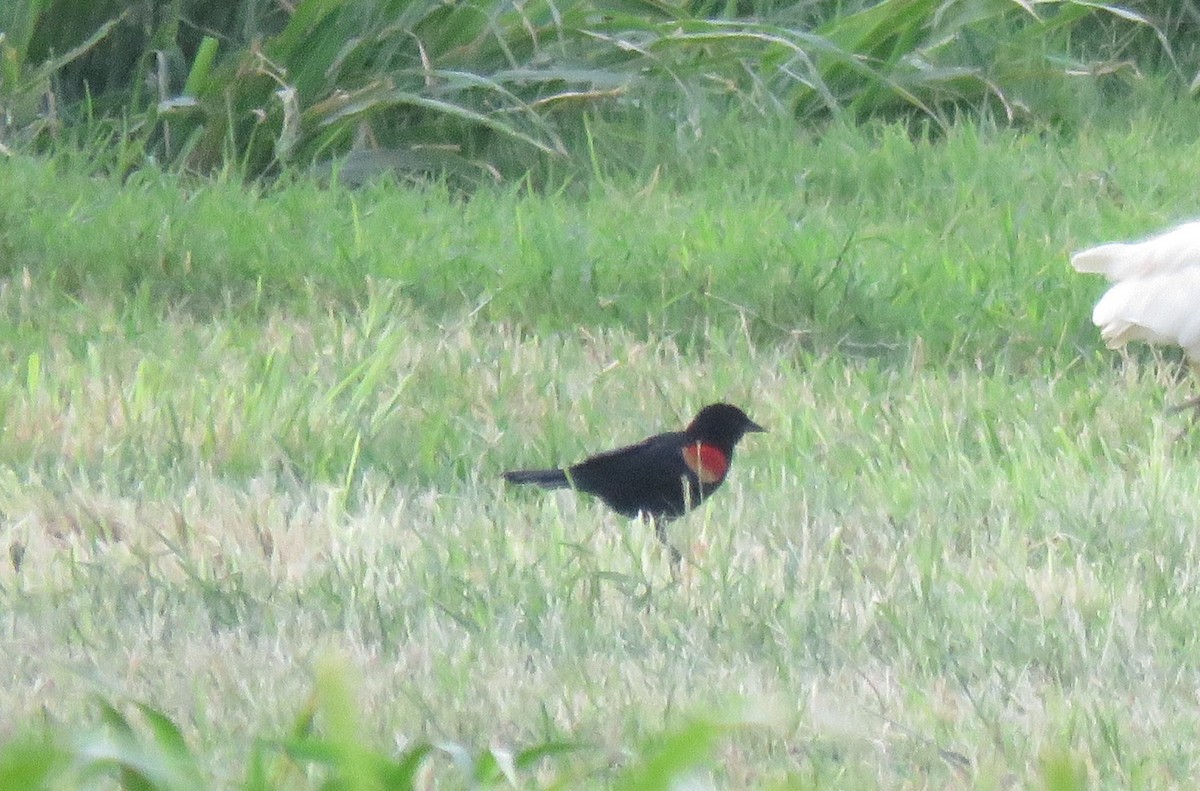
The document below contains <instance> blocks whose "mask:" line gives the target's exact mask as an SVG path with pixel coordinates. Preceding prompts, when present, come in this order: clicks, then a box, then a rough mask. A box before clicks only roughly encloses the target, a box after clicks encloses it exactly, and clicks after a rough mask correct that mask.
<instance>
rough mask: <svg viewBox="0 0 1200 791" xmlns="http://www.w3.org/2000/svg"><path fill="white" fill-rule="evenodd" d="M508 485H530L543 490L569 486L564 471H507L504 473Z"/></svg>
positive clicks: (569, 482)
mask: <svg viewBox="0 0 1200 791" xmlns="http://www.w3.org/2000/svg"><path fill="white" fill-rule="evenodd" d="M504 480H506V481H508V482H509V483H517V484H521V483H532V484H534V485H535V486H540V487H542V488H543V489H565V488H566V487H568V486H570V485H571V481H570V480H569V479H568V478H567V471H566V470H509V471H508V472H506V473H504Z"/></svg>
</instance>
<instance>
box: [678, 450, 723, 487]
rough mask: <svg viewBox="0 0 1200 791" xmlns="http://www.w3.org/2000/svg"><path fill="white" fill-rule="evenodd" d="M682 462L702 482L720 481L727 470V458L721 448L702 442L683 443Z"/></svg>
mask: <svg viewBox="0 0 1200 791" xmlns="http://www.w3.org/2000/svg"><path fill="white" fill-rule="evenodd" d="M683 462H684V464H686V465H687V466H688V469H689V470H691V471H692V472H694V473H695V474H696V477H697V478H699V479H700V483H704V484H714V483H720V482H721V481H723V480H724V479H725V473H727V472H728V471H729V458H728V457H727V456H726V455H725V454H724V453H722V452H721V449H720V448H717V447H715V446H713V445H706V444H704V443H703V442H696V443H693V444H690V445H685V446H684V448H683Z"/></svg>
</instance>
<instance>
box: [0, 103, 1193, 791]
mask: <svg viewBox="0 0 1200 791" xmlns="http://www.w3.org/2000/svg"><path fill="white" fill-rule="evenodd" d="M1194 116H1195V114H1194V108H1193V107H1192V106H1190V105H1171V106H1168V107H1165V108H1156V107H1147V108H1146V109H1143V110H1138V111H1136V112H1133V113H1132V114H1131V115H1130V116H1129V117H1127V118H1125V119H1124V120H1118V119H1098V120H1096V121H1095V122H1094V123H1093V124H1091V125H1088V126H1086V127H1083V128H1080V129H1077V130H1074V131H1073V132H1071V133H1070V134H1064V135H1061V136H1039V135H1036V134H1033V133H1024V134H1022V133H1017V132H1012V131H1000V130H994V129H989V128H988V127H987V126H986V125H964V126H962V127H961V128H957V129H955V130H953V131H952V132H951V133H950V134H949V135H948V136H946V137H945V138H939V139H936V140H921V139H920V138H919V136H918V137H916V138H914V137H912V136H909V135H908V134H906V133H904V132H902V131H901V130H899V129H898V128H894V127H887V126H872V127H866V128H861V129H844V130H835V131H834V132H831V133H830V134H828V135H827V136H825V137H824V138H822V139H821V140H820V141H814V140H807V139H804V138H802V137H796V136H795V135H794V133H792V132H791V131H789V130H787V129H784V128H780V127H778V126H777V125H771V124H765V125H762V126H761V127H760V128H758V129H755V130H748V129H746V128H739V127H737V126H730V127H725V128H718V129H716V130H714V131H713V132H712V138H711V139H706V140H704V141H701V142H700V143H696V144H694V145H691V144H689V145H690V147H689V148H687V149H686V150H684V151H681V153H680V155H679V157H678V159H676V160H672V161H671V163H670V164H669V165H668V166H666V167H664V168H663V169H661V170H659V171H658V172H657V173H656V174H654V175H651V174H649V173H647V174H645V178H643V179H641V180H639V181H637V182H636V183H635V182H630V181H628V180H620V179H617V178H615V177H613V178H609V177H606V176H605V175H604V174H603V173H597V174H596V177H595V179H594V181H592V182H589V183H588V184H585V185H577V186H578V189H567V190H563V191H561V192H558V193H554V194H549V195H539V194H529V193H528V192H527V191H525V190H522V189H520V188H516V187H514V188H498V189H496V190H493V191H485V192H483V193H481V194H478V195H475V196H472V197H470V198H466V197H463V196H460V195H455V194H452V193H450V192H448V191H446V190H442V189H439V188H436V187H433V188H428V189H413V188H400V187H396V186H394V185H378V186H373V187H369V188H367V189H364V190H361V191H358V192H353V193H349V192H342V191H338V190H323V189H320V188H318V187H315V186H312V185H309V184H307V183H297V184H294V185H288V186H279V187H275V188H270V189H261V190H259V191H257V192H254V191H247V190H246V189H245V188H243V187H241V186H238V185H233V184H226V183H223V182H221V181H219V180H218V181H214V182H203V183H192V182H184V181H181V180H179V179H174V178H168V177H159V176H154V175H150V174H139V175H138V176H135V177H134V178H133V179H132V180H130V181H128V182H126V183H124V184H117V183H114V182H112V181H109V180H106V179H103V178H93V177H85V176H82V175H78V174H79V172H80V169H79V168H76V167H73V166H72V163H70V162H63V161H57V160H56V161H55V162H51V163H46V162H41V161H35V160H31V159H27V158H23V157H21V156H11V157H7V158H3V159H0V180H2V181H3V183H4V184H5V185H6V189H5V190H3V191H0V264H2V266H3V270H4V279H3V283H2V286H0V337H2V338H3V340H4V344H3V349H4V354H5V356H6V358H7V363H8V364H7V365H6V366H4V367H3V369H0V415H2V420H3V429H4V442H3V443H0V458H2V460H3V467H2V469H0V513H3V515H4V521H3V525H4V527H3V532H2V534H0V535H2V538H3V543H4V545H5V546H6V547H7V548H8V550H9V552H8V555H9V560H11V562H4V563H3V564H0V657H3V658H2V659H0V671H2V675H0V677H3V678H4V679H6V681H5V683H4V684H2V685H0V711H3V712H5V713H6V714H5V717H4V718H3V719H2V720H0V737H3V738H4V739H5V740H8V739H11V738H14V737H15V736H16V735H17V734H18V733H22V732H24V731H26V730H28V729H34V730H43V729H45V730H48V731H50V732H51V733H56V734H59V733H66V734H71V733H76V732H79V731H80V730H81V729H85V726H86V725H87V724H89V723H96V722H97V721H98V720H99V719H100V714H99V713H98V708H97V705H96V702H95V701H96V698H97V697H99V698H100V699H101V700H107V701H110V702H111V703H112V704H113V705H114V706H116V707H118V708H127V707H128V701H129V700H131V699H132V700H139V701H145V702H147V703H149V704H150V705H152V706H154V707H155V708H156V709H157V710H159V711H161V712H162V713H163V714H165V715H166V716H167V717H169V718H170V719H171V720H172V721H174V722H175V723H177V724H178V725H179V727H180V728H181V730H182V734H183V736H184V738H185V739H186V740H187V743H188V745H189V749H190V750H192V751H194V754H195V755H196V756H197V760H198V762H199V764H200V768H201V772H202V773H203V775H204V777H205V778H206V780H205V783H206V784H208V785H211V786H213V787H241V786H240V785H239V784H241V783H242V782H243V778H245V777H246V776H247V775H248V773H249V772H250V770H249V769H247V762H248V760H249V759H248V755H249V754H250V752H251V741H252V739H253V738H255V737H257V738H262V739H271V738H276V737H279V738H282V737H281V736H279V735H281V734H286V733H288V732H290V731H291V729H293V728H294V727H295V723H296V721H297V718H300V719H303V717H304V713H305V711H307V707H308V706H309V705H310V695H311V694H312V690H313V689H314V683H316V684H317V688H318V689H321V684H320V683H317V682H315V681H314V679H315V678H317V677H318V676H319V675H320V673H319V671H318V668H320V667H322V666H323V665H322V663H323V662H332V663H334V665H336V666H340V667H342V668H343V671H341V672H340V673H339V672H336V671H334V672H333V677H336V678H341V679H342V682H344V683H346V684H349V685H351V686H352V687H353V689H354V691H353V692H352V693H347V694H353V695H354V696H355V697H354V700H355V701H356V707H355V708H356V712H357V715H358V717H359V718H361V722H360V725H361V727H362V728H363V729H364V732H365V736H364V741H365V743H369V744H371V745H373V746H374V748H375V749H378V750H379V751H380V752H382V753H389V752H391V751H393V750H396V749H399V748H401V747H402V746H403V745H405V744H410V743H414V742H422V741H426V740H428V741H430V742H452V743H454V744H458V745H463V746H465V747H466V748H467V749H469V750H472V751H484V750H486V749H487V748H488V747H489V746H491V747H497V748H501V747H502V748H508V749H513V750H520V749H522V748H525V747H530V746H537V745H550V744H554V743H557V742H581V743H586V745H588V747H587V748H581V749H579V750H578V751H574V752H571V753H569V754H566V755H564V756H560V757H557V758H554V759H552V760H549V761H547V762H543V763H541V764H539V765H538V767H536V768H534V769H530V770H527V771H525V772H524V773H522V774H521V776H520V779H521V783H522V784H525V785H530V786H539V787H540V786H551V785H553V783H555V782H560V783H561V785H560V787H568V788H571V787H583V786H597V787H607V786H609V785H612V784H614V783H616V784H618V785H619V784H620V783H621V782H622V780H621V779H620V778H621V777H622V775H621V774H620V773H621V771H622V768H623V767H629V766H631V765H639V762H640V765H641V766H642V767H643V769H645V772H644V773H643V775H644V777H643V780H644V781H645V783H647V784H645V785H643V786H640V787H647V788H649V787H655V786H654V785H653V782H651V781H649V780H645V778H646V777H652V772H651V768H652V767H651V768H647V767H649V766H650V764H651V763H652V762H653V756H654V755H655V753H654V752H653V748H652V747H647V746H646V745H647V743H648V741H649V742H650V743H653V740H654V739H655V738H657V735H658V734H661V733H664V732H668V733H669V732H674V731H677V730H678V729H680V728H684V727H685V725H686V723H688V722H690V721H692V719H693V718H694V717H701V718H704V717H707V716H712V712H719V713H721V716H724V717H727V718H728V719H729V720H731V721H732V722H735V723H737V722H743V721H744V722H745V724H743V725H738V726H732V727H730V728H729V729H728V730H727V731H721V734H720V738H718V740H717V747H716V750H715V753H714V754H713V756H712V762H711V767H710V769H708V770H706V771H705V772H701V773H700V774H693V775H689V776H690V777H692V780H693V782H695V783H697V785H695V786H689V787H706V786H705V785H704V784H705V783H706V782H709V780H706V779H705V778H710V779H711V782H712V783H713V784H715V785H716V786H717V787H730V788H748V787H756V788H757V787H768V788H773V787H779V788H784V787H786V788H793V787H797V788H831V789H856V788H951V787H978V788H1024V787H1041V786H1043V785H1049V786H1051V787H1056V788H1072V787H1083V785H1082V784H1083V783H1085V782H1086V784H1087V787H1091V788H1169V787H1177V786H1184V787H1185V786H1186V785H1187V784H1188V783H1189V780H1190V778H1193V777H1195V776H1197V774H1200V751H1197V749H1196V746H1195V733H1196V732H1197V728H1198V727H1200V707H1198V706H1197V694H1198V693H1197V690H1198V689H1200V675H1198V674H1197V667H1196V662H1195V657H1196V656H1197V655H1198V652H1200V644H1198V643H1200V636H1198V633H1197V629H1196V624H1197V623H1200V596H1197V585H1196V574H1197V569H1200V546H1198V543H1197V542H1198V539H1197V535H1198V531H1197V525H1198V524H1200V465H1197V463H1196V452H1197V442H1198V441H1200V440H1196V439H1195V438H1194V437H1192V436H1185V437H1183V438H1181V439H1180V438H1177V435H1178V433H1179V432H1180V431H1181V430H1182V429H1183V428H1185V427H1186V426H1187V418H1186V417H1185V416H1173V415H1169V414H1167V413H1166V411H1165V410H1164V405H1166V404H1171V403H1175V402H1179V401H1182V400H1184V399H1185V398H1187V397H1188V396H1189V395H1191V394H1192V393H1193V392H1194V387H1195V383H1194V382H1193V381H1191V380H1190V379H1189V378H1188V377H1187V375H1186V372H1185V371H1184V370H1182V368H1181V366H1180V365H1179V363H1178V360H1177V358H1175V357H1172V356H1171V355H1170V354H1168V355H1167V356H1166V357H1167V359H1163V358H1161V357H1159V356H1157V355H1152V354H1135V355H1134V356H1132V357H1130V358H1129V359H1123V358H1122V357H1121V356H1120V355H1118V354H1116V353H1113V352H1108V351H1107V350H1103V349H1102V348H1101V347H1100V343H1099V340H1098V338H1097V337H1096V334H1095V330H1094V328H1092V327H1091V326H1090V324H1089V322H1088V315H1089V313H1090V305H1091V302H1092V300H1093V299H1094V298H1095V296H1096V295H1098V294H1099V293H1100V291H1101V289H1102V284H1101V283H1100V282H1098V281H1097V280H1095V279H1089V278H1086V277H1081V276H1078V275H1075V274H1074V273H1072V272H1070V271H1069V267H1068V265H1067V254H1068V252H1069V251H1070V250H1072V249H1076V248H1078V247H1082V246H1085V245H1088V244H1092V243H1095V242H1099V241H1104V240H1109V239H1114V238H1123V237H1127V236H1136V235H1140V234H1144V233H1147V232H1150V231H1153V230H1156V229H1158V228H1160V227H1163V226H1165V225H1167V224H1169V223H1170V222H1173V221H1176V220H1179V219H1183V218H1185V217H1189V216H1192V215H1194V214H1195V213H1196V211H1195V184H1196V183H1197V179H1198V178H1200V151H1198V144H1197V143H1196V140H1197V139H1198V138H1197V135H1196V133H1195V132H1196V126H1197V124H1196V120H1195V117H1194ZM714 400H729V401H732V402H734V403H737V404H739V405H741V406H743V407H745V409H746V410H747V411H748V412H749V414H750V415H751V416H752V417H753V418H754V419H755V420H757V421H758V422H760V423H762V424H763V425H765V426H767V427H768V428H769V429H770V432H771V433H769V434H766V435H754V436H751V437H749V438H748V439H747V441H746V442H745V443H744V445H743V446H742V450H741V451H740V452H739V457H738V459H737V462H736V464H735V467H734V471H733V473H732V475H731V478H730V481H729V483H728V484H727V485H726V487H725V489H723V490H722V491H721V492H720V493H719V494H718V495H717V496H715V497H714V498H713V500H712V502H711V503H710V504H709V505H708V506H706V508H705V509H704V510H703V511H701V512H699V513H696V514H693V515H692V516H691V517H690V518H689V519H687V520H684V521H682V522H679V523H677V524H676V525H674V526H673V527H672V531H673V532H672V535H673V538H674V540H675V542H676V543H677V544H678V545H679V546H681V547H683V548H685V550H686V554H688V555H689V556H690V558H691V559H692V562H691V563H689V564H687V565H686V567H685V570H684V573H683V574H682V575H681V577H680V578H679V579H678V580H673V579H672V577H671V574H670V572H669V568H668V562H667V558H666V556H665V554H664V553H663V552H662V551H661V549H660V547H659V546H658V545H657V544H656V542H655V541H654V537H653V535H652V534H650V533H649V532H648V531H647V530H646V529H644V528H643V527H642V526H641V525H638V524H627V523H625V522H623V521H621V520H619V519H617V518H616V517H614V516H612V515H611V514H608V513H606V512H604V511H603V510H602V509H601V508H600V507H599V506H597V505H595V504H594V503H592V502H589V501H587V500H585V499H582V498H580V499H576V498H574V497H572V496H570V495H569V494H560V495H543V494H539V493H526V492H510V491H506V490H505V489H504V487H503V486H502V483H501V481H500V479H499V473H500V472H501V471H502V470H504V469H507V468H511V467H520V466H533V465H537V464H541V463H543V462H545V463H551V462H556V461H562V462H566V461H571V460H574V459H576V458H578V457H580V456H581V455H582V454H585V453H586V452H588V451H591V450H597V449H601V448H605V447H609V446H612V445H613V444H616V443H621V442H627V441H632V440H636V439H639V438H641V437H642V436H645V435H646V434H648V433H650V432H652V431H655V430H658V429H660V428H662V427H666V426H676V425H680V424H681V423H683V422H685V421H686V420H687V418H688V417H689V416H690V415H691V414H692V413H693V412H694V410H696V409H697V408H698V407H700V406H701V405H703V404H705V403H708V402H710V401H714ZM329 683H332V684H334V686H336V683H334V682H329ZM338 683H341V682H338ZM335 708H336V707H335ZM101 711H102V708H101ZM322 716H325V717H327V719H325V720H322V719H321V717H318V720H317V727H318V728H320V727H329V726H330V724H331V723H333V724H337V722H338V721H339V720H338V719H337V717H335V716H333V715H332V714H330V713H329V712H328V711H326V712H325V714H324V715H322ZM110 719H111V717H110ZM2 763H3V762H0V764H2ZM3 768H4V766H3V765H0V769H3ZM426 771H427V772H431V773H432V774H431V775H426V776H423V777H424V779H423V782H425V783H427V784H432V783H435V782H437V783H441V784H440V785H437V787H458V786H460V785H461V786H465V785H468V784H469V782H468V778H467V775H465V774H463V773H462V772H461V771H459V770H455V769H453V767H452V766H451V764H450V761H449V759H448V758H444V757H443V758H440V759H436V760H435V759H433V758H431V759H430V763H429V768H427V769H426ZM624 777H625V780H626V781H628V782H627V785H626V786H625V787H639V786H637V785H636V783H634V782H633V781H632V780H629V776H628V775H625V776H624ZM614 778H617V779H614ZM319 780H320V776H319V773H316V774H314V775H312V776H309V775H306V774H305V773H304V772H298V773H297V774H295V775H293V776H290V777H289V779H288V782H287V783H283V784H282V785H281V786H280V787H297V786H304V785H305V784H306V783H310V784H311V785H312V786H313V787H316V786H317V785H319ZM1077 782H1078V783H1079V785H1078V786H1076V783H1077ZM177 787H186V786H177ZM246 787H254V786H252V784H249V783H247V784H246ZM427 787H428V786H427Z"/></svg>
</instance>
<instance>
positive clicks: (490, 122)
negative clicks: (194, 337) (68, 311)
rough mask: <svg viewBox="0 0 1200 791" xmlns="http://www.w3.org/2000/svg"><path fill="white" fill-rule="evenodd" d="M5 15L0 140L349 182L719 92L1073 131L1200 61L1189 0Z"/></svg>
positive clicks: (234, 6)
mask: <svg viewBox="0 0 1200 791" xmlns="http://www.w3.org/2000/svg"><path fill="white" fill-rule="evenodd" d="M0 14H2V16H0V30H3V31H4V39H3V41H2V42H0V46H2V47H3V53H2V54H3V64H4V69H3V74H2V75H0V102H3V103H4V105H5V110H6V113H5V115H6V119H5V125H4V128H3V130H2V131H0V142H6V143H8V144H10V145H11V144H12V143H13V142H15V141H21V142H26V143H28V142H34V143H37V144H39V145H40V146H41V147H43V148H44V147H47V146H53V145H55V144H56V143H59V142H61V141H63V140H64V138H65V139H66V140H67V142H68V143H69V144H70V145H80V144H83V145H84V146H85V147H87V148H90V149H91V150H92V153H93V155H94V156H95V157H96V159H97V162H96V163H95V164H96V165H97V166H98V167H102V168H104V169H106V170H110V171H116V172H120V173H126V172H128V171H129V170H131V169H135V168H138V167H141V166H143V165H146V164H148V163H158V164H159V165H161V166H166V167H168V168H173V169H174V168H186V169H192V170H197V171H199V172H202V173H209V172H212V171H214V170H221V169H233V170H234V172H236V173H239V174H244V175H248V176H255V175H258V174H262V173H279V172H281V171H283V170H286V169H287V168H288V166H299V167H301V168H306V167H309V166H312V165H314V164H316V163H326V164H328V163H330V162H333V161H337V162H339V163H341V165H340V167H341V168H342V172H343V174H344V175H347V176H348V177H349V178H353V179H360V178H364V177H367V176H369V175H370V174H373V173H378V172H381V171H389V172H397V173H400V174H402V175H418V174H423V173H425V174H427V173H431V172H432V173H438V174H453V176H454V177H455V178H458V179H463V180H466V181H467V182H469V183H476V182H479V181H487V180H491V179H499V178H503V177H506V176H507V177H509V178H513V177H520V176H522V175H523V174H527V173H532V174H535V175H536V176H537V177H538V178H539V180H543V179H545V178H551V177H553V176H554V174H556V173H558V174H561V172H562V171H563V170H567V171H570V172H577V166H578V164H579V163H580V162H581V161H583V162H587V160H588V157H587V154H588V149H587V147H586V144H587V141H588V140H589V139H590V138H589V135H588V134H587V128H588V122H589V121H590V120H594V119H595V118H597V117H604V118H614V117H623V118H626V119H633V121H634V123H635V125H636V123H637V121H638V120H639V119H647V118H648V117H650V116H655V115H667V116H668V117H669V118H670V126H671V127H675V128H676V129H677V131H678V133H679V134H681V135H684V136H686V135H688V134H693V133H695V132H696V131H697V130H698V129H699V127H700V126H701V125H702V123H703V119H704V116H705V111H706V109H707V108H708V107H709V106H710V105H712V104H714V103H715V104H716V105H717V106H718V107H719V108H721V110H722V111H723V110H725V109H727V108H729V107H730V106H736V107H740V108H742V109H743V110H744V111H745V112H747V113H751V114H752V115H782V116H785V117H788V118H794V119H797V120H799V121H802V122H804V123H806V124H808V125H810V126H811V125H814V124H815V125H820V124H822V123H824V122H827V121H829V120H831V119H833V120H837V121H841V122H853V121H861V120H863V119H866V118H881V117H882V118H893V119H894V118H906V119H925V120H928V121H929V122H930V123H932V124H933V125H934V126H935V127H941V128H944V127H946V126H947V125H948V124H949V123H951V122H952V121H953V120H954V118H955V116H956V114H957V113H958V112H960V111H962V110H964V109H965V110H968V111H970V112H973V113H979V112H986V113H988V114H990V115H994V116H995V117H998V118H1001V119H1003V120H1005V121H1006V122H1016V123H1022V124H1032V125H1034V126H1037V127H1040V126H1045V125H1049V126H1061V125H1063V124H1066V125H1069V124H1071V123H1074V122H1075V121H1077V120H1078V118H1079V115H1080V112H1081V104H1086V96H1087V94H1088V93H1090V92H1093V91H1098V90H1099V91H1103V90H1109V91H1117V92H1121V91H1122V90H1123V89H1122V87H1121V86H1122V85H1126V84H1128V82H1129V81H1130V80H1131V79H1133V78H1135V77H1136V76H1137V75H1139V74H1140V73H1142V72H1144V71H1145V70H1153V71H1154V72H1155V73H1156V74H1169V75H1171V76H1172V78H1173V79H1175V80H1184V81H1186V80H1188V79H1190V77H1191V75H1193V74H1195V73H1196V71H1197V70H1198V69H1200V49H1198V47H1200V45H1197V44H1196V41H1197V36H1196V32H1197V29H1198V28H1200V20H1198V18H1197V17H1200V14H1198V13H1197V11H1196V8H1195V6H1194V5H1193V4H1192V3H1191V2H1190V1H1189V2H1184V3H1173V2H1172V3H1167V2H1160V3H1141V4H1139V5H1138V8H1137V10H1136V11H1135V10H1131V9H1127V8H1124V7H1122V6H1119V5H1116V4H1106V3H1097V2H1091V1H1090V0H1089V1H1088V2H1084V1H1083V0H1051V1H1050V2H1037V3H1029V2H1017V1H1016V0H970V2H967V0H884V1H883V2H869V1H868V0H807V1H806V2H805V1H802V2H787V3H781V2H772V1H769V0H757V2H755V1H754V0H748V1H747V2H732V0H730V2H696V3H679V4H673V3H666V2H658V1H657V0H626V1H624V2H613V3H606V2H599V3H598V2H594V0H570V1H569V2H566V3H552V2H547V1H546V0H536V2H532V3H512V2H496V0H466V1H465V2H454V3H444V2H440V0H437V1H435V0H415V1H414V0H366V1H363V0H359V1H358V2H349V0H307V1H306V2H301V3H299V4H296V5H295V6H291V5H288V4H283V3H275V2H262V1H261V0H255V1H250V0H247V1H246V2H238V3H225V4H212V3H207V2H199V1H198V0H141V2H135V3H124V2H118V1H117V0H107V1H106V2H96V3H92V2H82V0H17V2H13V3H7V4H5V6H4V10H3V11H0ZM1087 75H1091V77H1093V78H1094V79H1084V77H1085V76H1087ZM1081 93H1082V95H1083V96H1082V97H1081V95H1080V94H1081ZM347 157H350V158H349V160H347ZM603 162H604V166H606V167H608V166H610V163H609V160H608V158H607V157H606V158H604V159H603ZM347 168H348V170H347Z"/></svg>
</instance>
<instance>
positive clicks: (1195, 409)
mask: <svg viewBox="0 0 1200 791" xmlns="http://www.w3.org/2000/svg"><path fill="white" fill-rule="evenodd" d="M1187 363H1188V368H1190V369H1191V371H1192V376H1193V377H1195V378H1196V379H1200V362H1197V361H1195V360H1192V359H1191V358H1188V361H1187ZM1189 409H1190V410H1192V423H1193V424H1195V423H1196V422H1197V421H1198V420H1200V395H1198V396H1192V397H1191V398H1189V399H1188V400H1187V401H1184V402H1183V403H1182V404H1176V405H1175V406H1173V407H1168V409H1167V411H1168V412H1170V413H1171V414H1175V413H1177V412H1185V411H1187V410H1189Z"/></svg>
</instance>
